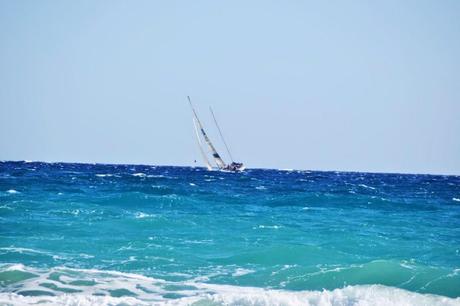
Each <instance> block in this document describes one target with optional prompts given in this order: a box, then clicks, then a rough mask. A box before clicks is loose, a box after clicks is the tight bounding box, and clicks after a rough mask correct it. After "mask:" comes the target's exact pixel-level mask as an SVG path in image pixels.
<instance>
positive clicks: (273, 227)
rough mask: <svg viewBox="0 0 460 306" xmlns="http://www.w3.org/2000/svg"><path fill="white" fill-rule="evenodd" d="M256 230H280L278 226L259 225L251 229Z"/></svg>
mask: <svg viewBox="0 0 460 306" xmlns="http://www.w3.org/2000/svg"><path fill="white" fill-rule="evenodd" d="M257 228H268V229H279V228H281V226H280V225H259V226H258V227H253V229H257Z"/></svg>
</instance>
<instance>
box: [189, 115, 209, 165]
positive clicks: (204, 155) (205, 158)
mask: <svg viewBox="0 0 460 306" xmlns="http://www.w3.org/2000/svg"><path fill="white" fill-rule="evenodd" d="M193 126H194V127H195V134H196V140H197V141H198V147H199V148H200V152H201V156H202V157H203V160H204V163H205V164H206V168H208V170H212V167H211V164H210V163H209V160H208V158H207V157H206V154H205V153H204V151H203V147H202V146H201V139H200V135H199V134H198V128H197V126H196V120H195V118H193Z"/></svg>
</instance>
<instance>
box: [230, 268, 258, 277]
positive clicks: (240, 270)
mask: <svg viewBox="0 0 460 306" xmlns="http://www.w3.org/2000/svg"><path fill="white" fill-rule="evenodd" d="M254 272H256V271H254V270H251V269H244V268H237V269H236V270H235V272H233V273H232V276H234V277H238V276H243V275H246V274H250V273H254Z"/></svg>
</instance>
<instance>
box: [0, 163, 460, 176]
mask: <svg viewBox="0 0 460 306" xmlns="http://www.w3.org/2000/svg"><path fill="white" fill-rule="evenodd" d="M8 162H12V163H20V162H22V163H44V164H83V165H117V166H153V167H182V168H204V169H207V168H206V167H205V166H202V165H200V166H191V165H154V164H144V163H113V162H112V163H106V162H81V161H42V160H28V159H24V160H0V163H8ZM246 169H247V170H277V171H286V172H290V171H302V172H305V171H309V172H341V173H363V174H392V175H430V176H454V177H460V174H440V173H409V172H383V171H357V170H320V169H316V170H315V169H294V168H264V167H254V168H246ZM211 171H212V170H211Z"/></svg>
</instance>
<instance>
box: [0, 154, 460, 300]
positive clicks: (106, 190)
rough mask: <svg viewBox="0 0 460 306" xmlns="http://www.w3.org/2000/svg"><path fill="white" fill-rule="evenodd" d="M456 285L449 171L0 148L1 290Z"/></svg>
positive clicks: (386, 295) (130, 296)
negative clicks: (291, 166)
mask: <svg viewBox="0 0 460 306" xmlns="http://www.w3.org/2000/svg"><path fill="white" fill-rule="evenodd" d="M459 297H460V177H459V176H435V175H403V174H373V173H350V172H317V171H296V170H263V169H249V170H247V171H245V172H243V173H226V172H220V171H207V170H205V169H204V168H190V167H166V166H141V165H105V164H69V163H40V162H1V163H0V305H8V304H11V305H24V304H37V303H39V305H47V304H52V305H56V304H66V305H157V304H167V305H191V304H193V305H200V306H203V305H460V298H459Z"/></svg>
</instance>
